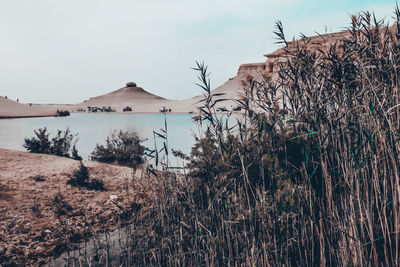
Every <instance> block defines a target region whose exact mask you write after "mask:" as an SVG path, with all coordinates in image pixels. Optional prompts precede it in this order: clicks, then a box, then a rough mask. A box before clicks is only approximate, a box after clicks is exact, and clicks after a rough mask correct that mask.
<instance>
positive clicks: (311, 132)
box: [307, 130, 317, 135]
mask: <svg viewBox="0 0 400 267" xmlns="http://www.w3.org/2000/svg"><path fill="white" fill-rule="evenodd" d="M307 131H308V135H312V134H316V133H317V132H315V131H313V130H307Z"/></svg>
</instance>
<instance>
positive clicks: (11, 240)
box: [0, 149, 151, 266]
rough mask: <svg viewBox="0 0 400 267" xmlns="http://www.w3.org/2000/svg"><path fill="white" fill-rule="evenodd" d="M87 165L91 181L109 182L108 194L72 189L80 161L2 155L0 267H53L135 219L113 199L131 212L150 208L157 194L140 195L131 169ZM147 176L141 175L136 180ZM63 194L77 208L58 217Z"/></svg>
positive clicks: (14, 153)
mask: <svg viewBox="0 0 400 267" xmlns="http://www.w3.org/2000/svg"><path fill="white" fill-rule="evenodd" d="M84 164H85V165H86V166H87V167H88V169H89V171H90V175H91V177H96V178H98V179H102V180H103V181H104V183H105V187H106V189H107V191H90V190H87V189H78V188H76V187H72V186H70V185H67V184H66V182H67V180H68V179H69V177H70V176H71V175H72V173H73V170H74V169H76V168H77V167H78V166H79V162H78V161H76V160H72V159H68V158H64V157H58V156H52V155H43V154H33V153H27V152H20V151H13V150H6V149H0V218H1V220H0V266H1V265H4V266H6V265H7V264H15V265H16V266H20V265H31V264H32V265H38V264H39V263H44V262H48V261H49V260H51V259H52V258H53V257H54V256H56V255H59V254H60V253H61V252H63V251H65V250H66V249H67V247H69V248H72V247H73V244H74V243H75V244H76V243H77V242H81V241H83V239H85V237H89V236H92V235H93V234H96V233H101V232H104V231H105V230H115V229H117V228H118V227H120V226H121V225H123V223H124V221H126V220H127V219H129V216H128V217H124V216H125V215H126V214H125V213H124V211H123V210H121V209H120V208H118V207H117V205H116V204H114V203H113V202H112V201H111V200H110V195H116V196H118V200H116V203H117V204H118V205H119V206H120V207H123V208H124V209H126V211H129V210H131V208H130V207H132V204H135V205H134V206H135V207H145V206H146V203H150V202H151V201H150V200H149V198H150V195H151V190H146V191H145V192H144V193H143V192H139V188H140V187H139V186H138V185H136V184H134V182H133V179H132V170H131V169H130V168H127V167H121V166H114V165H109V164H103V163H98V162H85V163H84ZM141 174H142V172H141V171H140V170H138V171H137V172H136V177H139V176H140V175H141ZM137 179H138V180H135V181H139V180H140V178H137ZM143 179H145V178H143ZM128 181H130V183H131V185H130V186H128V188H129V189H128V191H126V190H125V189H126V185H127V182H128ZM132 184H133V185H132ZM59 192H60V193H61V194H62V195H63V196H64V197H65V200H66V201H67V202H68V203H69V204H70V205H71V207H72V210H70V211H68V212H67V214H65V215H57V213H56V210H57V209H56V206H55V205H54V202H53V200H54V197H55V196H56V195H57V194H58V193H59ZM127 192H129V195H128V194H127ZM122 215H124V216H122ZM130 216H133V215H130Z"/></svg>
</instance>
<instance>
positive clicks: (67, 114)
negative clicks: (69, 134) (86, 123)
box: [57, 110, 71, 117]
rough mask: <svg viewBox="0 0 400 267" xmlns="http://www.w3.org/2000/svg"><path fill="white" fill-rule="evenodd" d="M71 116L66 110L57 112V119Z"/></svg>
mask: <svg viewBox="0 0 400 267" xmlns="http://www.w3.org/2000/svg"><path fill="white" fill-rule="evenodd" d="M69 115H71V113H70V112H69V111H68V110H57V117H67V116H69Z"/></svg>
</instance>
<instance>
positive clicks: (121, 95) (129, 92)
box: [76, 86, 169, 112]
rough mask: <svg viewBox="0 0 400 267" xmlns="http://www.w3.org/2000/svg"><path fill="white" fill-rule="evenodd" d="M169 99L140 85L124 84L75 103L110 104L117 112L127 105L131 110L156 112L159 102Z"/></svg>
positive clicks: (82, 105)
mask: <svg viewBox="0 0 400 267" xmlns="http://www.w3.org/2000/svg"><path fill="white" fill-rule="evenodd" d="M168 101H169V100H167V99H165V98H162V97H160V96H157V95H154V94H152V93H149V92H147V91H146V90H144V89H143V88H141V87H137V86H126V87H123V88H120V89H118V90H116V91H113V92H111V93H108V94H104V95H100V96H96V97H92V98H90V99H89V100H85V101H84V102H82V103H79V104H77V105H76V107H80V108H83V109H87V107H103V106H106V107H108V106H110V107H111V108H112V109H114V110H116V111H117V112H121V111H122V109H123V108H125V107H126V106H129V107H131V108H132V109H133V112H158V110H159V108H160V107H161V105H160V104H159V103H163V102H168Z"/></svg>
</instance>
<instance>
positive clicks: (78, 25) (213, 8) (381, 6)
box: [0, 0, 395, 103]
mask: <svg viewBox="0 0 400 267" xmlns="http://www.w3.org/2000/svg"><path fill="white" fill-rule="evenodd" d="M394 7H395V1H386V0H380V1H370V0H363V1H361V0H347V1H345V0H339V1H338V0H336V1H333V0H324V1H321V0H302V1H300V0H279V1H275V0H274V1H273V0H246V1H244V0H197V1H192V0H168V1H165V0H163V1H161V0H160V1H156V0H140V1H139V0H112V1H111V0H34V1H33V0H0V95H2V96H5V95H6V96H8V97H9V98H12V99H16V98H19V99H20V101H22V102H33V103H78V102H82V101H83V100H85V99H88V98H89V97H93V96H97V95H101V94H104V93H108V92H111V91H114V90H116V89H118V88H121V87H123V86H124V84H125V83H126V82H129V81H134V82H136V83H137V84H138V86H141V87H143V88H144V89H145V90H147V91H149V92H151V93H154V94H157V95H160V96H163V97H166V98H170V99H185V98H190V97H193V96H195V95H198V94H200V93H201V90H200V89H199V88H197V87H196V86H195V85H194V83H195V82H196V75H195V73H194V71H193V70H191V69H190V68H191V67H193V66H194V65H195V62H196V60H197V61H204V62H205V63H206V64H207V65H208V66H209V69H210V71H211V73H212V76H211V82H212V86H213V87H217V86H218V85H221V84H223V83H224V82H225V81H226V80H228V78H230V77H233V76H235V75H236V72H237V70H238V67H239V65H240V64H243V63H252V62H263V61H265V58H264V57H263V55H264V54H266V53H268V52H272V51H274V50H276V49H277V48H279V45H277V44H274V42H275V40H274V35H273V33H272V32H273V30H274V24H275V22H276V21H277V20H278V19H280V20H281V21H282V22H283V25H284V28H285V32H286V36H287V37H289V38H288V39H291V38H292V37H293V36H299V33H304V34H306V35H313V34H314V33H315V32H319V33H324V32H325V29H328V32H331V31H340V30H342V29H343V28H344V27H347V26H348V25H349V14H354V13H356V12H359V11H374V12H375V13H376V14H377V16H378V17H379V18H386V19H388V20H391V17H392V15H393V10H394Z"/></svg>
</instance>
